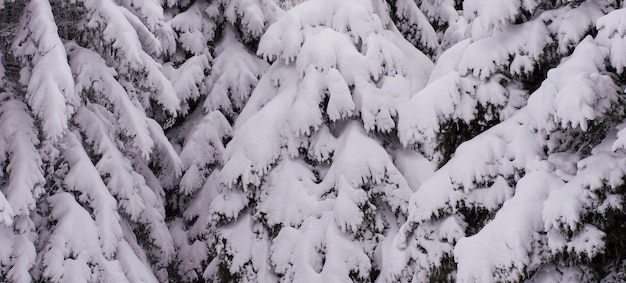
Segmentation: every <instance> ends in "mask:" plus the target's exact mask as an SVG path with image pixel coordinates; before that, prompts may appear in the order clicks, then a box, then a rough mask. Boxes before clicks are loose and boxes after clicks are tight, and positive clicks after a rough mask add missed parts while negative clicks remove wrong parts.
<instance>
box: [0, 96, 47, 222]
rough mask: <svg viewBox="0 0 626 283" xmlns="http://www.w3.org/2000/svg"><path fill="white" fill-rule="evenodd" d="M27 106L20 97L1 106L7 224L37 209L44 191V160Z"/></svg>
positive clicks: (5, 216) (4, 210)
mask: <svg viewBox="0 0 626 283" xmlns="http://www.w3.org/2000/svg"><path fill="white" fill-rule="evenodd" d="M27 111H28V110H27V106H26V105H25V104H24V103H23V102H21V101H19V100H16V99H7V100H4V101H3V102H2V104H1V105H0V131H1V132H2V133H3V138H2V139H3V141H2V143H3V144H4V146H3V147H2V148H1V150H2V153H1V154H0V156H2V157H3V158H2V161H3V162H8V163H7V167H6V170H7V171H6V172H5V173H8V176H6V175H5V176H4V178H6V180H7V181H8V182H7V183H5V184H4V185H3V188H2V192H1V193H0V195H2V196H1V197H0V199H1V200H0V203H2V205H1V206H2V209H0V211H1V215H2V222H3V223H4V225H8V226H11V225H12V223H13V220H14V217H16V216H27V215H28V214H29V213H30V211H31V210H33V209H34V208H35V202H36V199H37V198H38V197H39V195H40V194H41V193H42V191H43V188H42V185H43V183H44V182H45V178H44V175H43V170H42V160H41V157H40V155H39V152H38V150H37V145H38V144H39V139H38V137H37V130H36V129H35V127H34V121H33V119H32V117H30V116H29V115H28V114H27V113H28V112H27Z"/></svg>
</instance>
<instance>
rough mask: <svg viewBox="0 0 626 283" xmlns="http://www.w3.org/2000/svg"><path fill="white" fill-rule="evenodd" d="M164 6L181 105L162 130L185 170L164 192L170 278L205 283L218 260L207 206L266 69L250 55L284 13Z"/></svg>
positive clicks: (235, 5) (196, 4)
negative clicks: (171, 246)
mask: <svg viewBox="0 0 626 283" xmlns="http://www.w3.org/2000/svg"><path fill="white" fill-rule="evenodd" d="M167 5H168V8H167V9H166V13H167V14H169V15H171V17H172V18H171V19H170V20H169V21H168V22H167V25H169V26H170V27H171V28H172V30H173V31H174V32H175V37H176V41H175V42H176V45H175V49H172V50H171V51H170V53H171V55H170V57H171V58H170V62H168V64H166V68H167V70H168V71H167V73H168V76H169V78H170V79H171V80H172V81H173V82H174V83H173V84H174V87H175V89H176V91H177V93H178V94H179V96H180V97H181V101H182V103H183V107H182V109H181V116H180V117H179V119H178V122H177V123H176V124H175V125H174V126H173V127H172V128H170V129H168V130H167V131H168V135H169V137H170V140H171V141H172V143H173V144H174V145H175V146H176V147H177V148H178V150H179V152H180V157H181V160H182V162H183V168H184V174H183V175H182V178H181V179H180V181H179V183H178V185H177V186H173V187H172V188H173V189H172V190H171V191H169V192H168V202H169V203H168V208H169V212H168V213H169V214H171V219H170V221H169V226H170V232H171V234H172V237H173V239H174V242H175V246H176V249H177V257H176V259H175V261H174V264H173V265H172V266H171V273H172V276H176V277H175V278H176V280H177V281H198V282H203V281H205V280H206V279H205V277H204V276H203V274H205V270H206V269H207V267H208V265H209V263H210V262H211V261H212V260H213V259H214V258H215V257H216V256H217V250H216V248H215V247H216V245H217V242H216V240H217V238H216V234H215V233H216V232H215V226H216V223H215V222H214V221H213V219H212V217H211V215H210V213H209V205H210V204H211V202H212V201H213V199H214V198H215V196H216V195H217V194H219V192H220V190H221V189H220V188H221V184H220V179H219V175H220V169H221V166H222V164H223V160H222V156H223V152H224V148H225V146H226V144H227V143H228V141H230V139H231V137H232V131H233V130H232V124H233V123H234V122H235V121H236V120H237V117H238V116H239V113H240V112H241V110H242V109H243V108H244V106H245V105H246V102H247V101H248V98H249V97H250V94H251V93H252V91H253V89H254V88H255V87H256V85H257V83H258V81H259V78H260V77H261V76H262V75H263V74H264V73H265V71H266V70H267V68H268V67H269V64H268V63H267V62H266V61H265V60H263V59H262V58H260V57H258V56H257V55H256V54H255V52H256V46H257V45H258V41H259V39H260V37H261V35H262V34H263V32H264V31H265V30H266V29H267V27H268V26H269V25H270V24H271V23H272V22H274V21H275V19H276V18H277V17H278V15H280V14H281V13H282V10H281V9H280V8H279V7H278V6H277V5H276V4H275V3H274V2H273V1H265V0H263V1H193V2H186V1H178V2H176V1H169V2H168V3H167ZM174 274H175V275H174ZM173 278H174V277H173Z"/></svg>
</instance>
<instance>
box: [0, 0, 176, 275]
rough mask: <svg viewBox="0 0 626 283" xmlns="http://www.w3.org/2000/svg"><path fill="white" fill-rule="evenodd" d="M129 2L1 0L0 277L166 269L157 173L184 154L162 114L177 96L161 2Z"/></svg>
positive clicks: (161, 178) (163, 175) (171, 110)
mask: <svg viewBox="0 0 626 283" xmlns="http://www.w3.org/2000/svg"><path fill="white" fill-rule="evenodd" d="M122 4H123V5H122V6H120V5H118V4H117V3H116V2H113V1H110V0H104V1H89V0H85V1H71V2H66V1H48V0H31V1H10V2H6V3H4V9H3V11H2V12H3V13H6V15H8V17H7V18H4V17H3V20H4V19H6V20H9V22H5V23H3V24H6V26H7V30H6V31H7V34H6V39H7V42H9V43H10V44H6V45H3V46H2V51H1V52H0V53H2V54H3V56H2V65H3V66H7V68H3V69H4V72H3V74H2V76H0V79H1V80H2V90H1V93H2V94H1V95H0V96H1V99H2V104H1V106H0V115H1V117H2V119H1V120H2V122H1V125H0V127H1V128H2V142H0V144H1V145H2V146H1V147H0V148H1V152H2V153H1V154H0V157H1V163H0V164H2V172H3V173H2V175H1V176H0V177H1V178H2V182H1V183H0V184H1V186H0V192H1V194H0V195H1V196H2V197H0V203H1V205H0V207H1V211H2V212H1V214H2V219H3V220H2V223H1V224H0V225H1V226H2V228H1V230H0V231H1V232H0V234H1V235H0V237H1V238H2V239H3V243H7V244H3V245H1V246H0V261H1V262H2V265H1V266H2V267H1V268H0V278H4V279H6V280H7V281H9V282H31V281H46V282H68V281H113V282H139V281H144V282H145V281H148V282H157V281H166V280H168V274H167V272H166V269H165V268H166V267H167V266H168V265H169V264H170V261H171V260H172V258H173V256H174V249H173V247H172V246H173V244H172V238H171V236H170V234H169V232H168V229H167V226H166V224H165V211H164V206H163V199H162V198H163V197H164V192H163V189H162V186H161V184H164V183H167V182H172V180H174V179H177V178H178V177H179V174H180V172H181V170H182V164H181V162H180V159H179V157H178V155H177V153H176V152H175V151H174V148H173V147H172V146H171V144H170V143H169V141H168V139H167V138H166V136H165V135H164V132H163V130H162V127H161V125H160V124H159V123H158V122H157V121H155V119H156V120H158V121H159V122H161V123H165V122H166V121H167V120H168V119H173V117H175V116H176V115H177V111H178V109H179V98H178V97H177V94H176V92H175V90H174V88H173V86H172V84H171V83H170V81H169V80H167V78H166V77H165V75H164V74H163V72H162V68H161V64H160V63H159V58H160V56H161V54H162V44H166V43H167V41H161V40H160V39H158V38H157V37H156V36H154V35H153V33H157V32H156V31H158V30H160V29H161V28H162V27H163V23H164V21H163V15H162V9H161V8H160V5H159V4H158V3H157V2H146V1H128V2H124V3H122ZM17 15H19V18H18V17H17ZM18 20H19V22H18ZM3 36H4V35H3ZM151 117H152V118H151ZM153 118H154V119H153ZM155 161H158V163H157V162H155Z"/></svg>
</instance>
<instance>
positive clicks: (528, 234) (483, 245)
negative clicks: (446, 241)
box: [454, 172, 561, 282]
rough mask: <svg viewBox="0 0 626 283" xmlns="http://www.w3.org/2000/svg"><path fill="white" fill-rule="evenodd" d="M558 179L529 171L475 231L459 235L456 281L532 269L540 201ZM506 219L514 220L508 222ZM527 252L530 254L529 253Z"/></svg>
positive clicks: (510, 276)
mask: <svg viewBox="0 0 626 283" xmlns="http://www.w3.org/2000/svg"><path fill="white" fill-rule="evenodd" d="M559 182H561V181H560V180H559V179H558V178H555V177H554V176H552V175H551V174H548V173H546V172H531V173H528V174H527V175H526V176H525V177H524V178H522V179H520V180H519V182H518V183H517V187H516V190H515V195H514V196H513V198H511V200H509V201H507V202H505V203H504V205H503V206H502V209H500V210H499V211H498V212H497V213H496V216H495V218H494V220H492V221H491V222H489V223H488V224H487V225H486V226H485V227H484V228H483V229H481V230H480V232H478V234H476V235H473V236H471V237H466V238H462V239H460V240H459V242H458V244H457V245H456V247H455V248H454V257H455V261H456V262H457V264H458V272H457V280H458V281H459V282H475V281H481V282H486V281H494V280H495V281H497V280H503V281H513V280H518V279H519V278H520V277H523V276H524V272H525V270H527V269H528V268H529V267H530V268H531V269H532V267H533V265H536V264H537V262H533V260H534V259H533V257H531V256H530V255H532V254H533V253H532V246H533V242H535V241H538V240H539V237H540V236H539V234H538V232H539V231H541V230H542V228H543V227H542V225H541V224H542V222H543V221H542V219H541V208H542V206H541V204H542V203H543V201H544V200H545V199H546V197H547V195H548V192H549V189H550V188H551V187H552V186H555V185H557V184H558V183H559ZM510 219H515V220H516V221H515V222H514V223H512V222H511V221H510ZM529 251H530V253H529Z"/></svg>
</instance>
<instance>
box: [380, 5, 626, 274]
mask: <svg viewBox="0 0 626 283" xmlns="http://www.w3.org/2000/svg"><path fill="white" fill-rule="evenodd" d="M515 3H517V4H514V3H513V2H511V4H512V6H511V9H492V6H491V5H486V4H481V3H480V1H465V2H464V8H465V11H464V14H465V15H466V16H468V15H472V13H470V12H471V11H474V13H473V15H475V16H476V17H475V18H474V19H473V21H471V22H470V24H469V26H468V33H469V35H470V36H471V37H470V39H467V40H465V41H462V42H459V43H457V44H456V45H454V46H452V47H451V48H450V49H448V50H447V51H445V52H444V53H443V54H442V55H441V57H440V58H439V61H438V62H437V66H436V67H435V71H434V72H433V75H432V76H431V80H430V83H429V85H428V86H427V87H426V88H424V90H422V92H420V93H418V94H417V95H415V96H414V97H413V99H414V101H415V103H416V104H414V105H413V106H414V107H412V108H407V113H412V112H410V111H411V110H415V109H416V108H417V107H421V108H419V109H424V111H416V112H414V115H413V116H412V117H414V118H411V119H414V120H412V122H409V123H407V124H408V125H411V126H409V127H407V128H403V130H404V129H409V130H408V131H406V132H403V133H408V134H409V135H407V136H404V137H408V136H410V137H411V138H410V140H403V143H405V144H406V145H411V144H413V143H415V142H417V143H419V144H420V145H419V146H420V148H422V149H426V150H428V151H426V152H427V153H428V152H434V153H435V155H436V154H440V156H444V157H443V158H442V160H443V161H444V162H442V163H445V165H443V167H441V168H440V169H439V170H437V171H436V173H435V174H434V175H433V177H432V178H430V179H428V180H427V181H426V182H424V184H423V185H422V186H421V187H420V188H419V189H418V190H417V191H416V192H415V194H414V195H413V196H412V198H411V201H410V204H409V217H408V220H407V223H405V224H404V225H403V226H402V228H401V233H399V236H398V237H396V239H395V243H394V245H393V247H392V251H390V253H392V254H393V255H394V257H395V258H396V261H394V263H395V264H396V265H394V266H390V268H389V269H388V270H387V271H383V274H382V278H383V279H385V280H387V281H396V280H411V279H412V280H417V281H425V280H437V281H440V280H450V281H458V282H495V281H507V282H519V281H524V280H528V279H531V280H536V281H537V282H543V281H544V280H555V281H557V282H562V281H579V282H589V281H599V280H600V279H602V278H605V279H607V280H609V281H610V280H611V278H612V280H616V278H617V277H616V276H619V275H617V274H619V270H620V268H621V266H622V260H623V258H622V256H621V255H620V253H619V252H615V250H616V249H617V250H618V249H620V247H622V246H623V243H622V242H623V237H622V236H620V235H621V234H622V232H623V231H622V230H621V228H620V227H621V226H620V225H615V223H616V221H619V220H617V219H621V217H622V213H621V212H620V210H621V206H622V195H621V194H622V192H621V185H622V182H623V181H622V180H621V178H622V175H621V173H617V174H615V173H609V172H621V171H620V170H621V169H617V168H619V165H617V163H613V161H612V160H619V159H620V157H618V156H620V155H621V153H620V152H619V150H618V149H619V148H620V143H619V142H618V140H619V134H617V133H618V132H617V130H616V129H621V126H619V125H620V124H621V123H622V120H623V118H624V116H623V115H624V114H623V113H624V112H623V111H624V110H623V98H621V93H622V90H623V83H622V80H621V79H619V78H620V77H621V76H622V74H621V71H620V70H621V69H620V66H621V65H620V64H621V63H620V62H621V61H620V60H621V56H620V55H617V56H616V55H614V54H615V53H614V52H615V51H614V50H615V48H616V46H618V44H619V43H617V42H620V40H621V36H620V34H621V33H620V28H621V27H620V26H619V25H620V24H619V21H617V20H615V19H616V17H615V16H613V15H616V14H617V13H618V12H619V11H620V10H618V11H614V12H611V11H612V10H613V9H614V8H615V7H618V5H619V3H612V2H604V1H585V2H581V3H575V4H572V3H560V2H557V3H555V4H553V6H551V7H545V5H546V4H545V3H540V4H534V5H530V4H529V3H527V2H524V3H523V4H521V6H520V3H518V2H515ZM531 4H532V3H531ZM516 5H517V6H516ZM524 5H529V6H524ZM542 5H543V6H542ZM546 8H551V9H546ZM605 14H608V15H606V16H604V15H605ZM531 26H532V28H533V29H539V30H538V32H535V33H532V34H533V35H536V36H541V37H544V36H545V39H541V40H536V39H533V38H532V37H529V36H519V37H518V36H507V37H503V36H504V34H503V33H501V31H508V32H509V33H508V34H513V33H510V31H511V30H517V31H520V33H515V34H520V35H523V34H524V32H523V31H524V30H526V29H527V28H531ZM596 33H597V35H596ZM529 35H530V33H529ZM592 36H593V37H592ZM529 39H530V40H529ZM517 40H519V42H520V43H523V44H522V45H521V47H522V48H519V47H515V46H519V45H515V44H513V43H511V45H508V44H507V43H509V42H515V41H517ZM489 42H491V43H489ZM487 43H489V44H487ZM496 43H499V44H500V45H498V46H499V47H501V46H505V47H507V48H514V49H513V50H510V51H508V52H505V53H502V54H501V55H498V53H488V54H485V55H481V54H482V52H479V49H474V48H480V49H482V50H488V48H489V46H491V44H496ZM537 43H540V44H539V45H535V44H537ZM616 43H617V44H616ZM533 45H535V46H537V47H533V49H534V50H535V51H532V49H528V48H529V47H532V46H533ZM518 48H519V49H518ZM496 56H497V57H496ZM563 56H565V57H563ZM618 58H619V59H618ZM482 60H485V61H484V63H480V62H481V61H482ZM553 61H556V62H558V64H556V66H554V67H552V66H553V64H554V63H552V62H553ZM524 62H525V63H524ZM470 63H471V64H470ZM494 63H495V64H494ZM503 66H504V67H503ZM542 68H543V69H544V70H541V69H542ZM444 70H445V71H444ZM455 70H457V71H455ZM546 71H547V72H546ZM468 73H469V75H468ZM498 73H500V74H501V75H498ZM443 74H447V75H443ZM494 74H496V77H499V78H500V79H502V78H503V76H504V77H505V78H506V79H505V80H500V81H498V82H497V83H490V80H492V79H491V78H493V77H494ZM444 76H452V77H449V79H443V78H444ZM468 77H469V78H472V77H473V78H472V80H469V81H468V80H467V78H468ZM490 77H491V78H490ZM477 78H478V79H480V80H476V79H477ZM446 81H447V82H453V83H454V84H453V85H455V84H456V85H460V86H463V87H464V88H459V89H461V90H462V89H466V90H467V89H469V90H470V91H469V92H468V91H465V92H464V91H459V90H456V89H454V88H452V91H449V90H450V89H451V88H450V87H449V86H450V83H446ZM472 81H474V83H472ZM503 81H504V82H505V84H503V83H502V82H503ZM468 85H469V87H467V86H468ZM511 85H513V86H515V92H513V91H507V89H511V87H510V86H511ZM533 85H536V86H535V87H534V86H533ZM492 86H495V87H496V89H501V91H499V92H498V91H493V87H492ZM481 88H483V90H481ZM489 88H491V91H487V89H489ZM535 88H536V89H535ZM472 89H475V91H474V92H471V90H472ZM437 92H438V93H437ZM428 93H430V94H428ZM441 93H450V96H447V95H441ZM494 94H498V95H494ZM513 94H515V96H513ZM483 95H485V96H483ZM426 97H431V98H429V99H425V98H426ZM448 97H449V98H450V100H448ZM418 99H421V100H418ZM418 101H420V102H422V103H423V102H424V101H432V103H431V102H428V103H427V104H426V105H423V106H422V104H418ZM418 105H420V106H418ZM481 105H482V106H483V108H481V107H480V106H481ZM433 106H434V107H433ZM484 106H489V107H492V110H490V111H491V112H489V111H487V112H485V111H484V109H485V108H484ZM493 106H496V107H493ZM431 107H432V108H431ZM428 108H430V110H428ZM400 113H401V114H402V113H403V112H400ZM421 113H426V115H424V114H421ZM485 115H487V119H491V120H492V121H491V122H490V123H487V124H482V125H481V123H473V122H472V121H473V120H474V121H475V120H478V119H485ZM401 117H403V116H402V115H401ZM405 117H406V116H405ZM449 121H452V123H456V125H455V126H454V128H453V129H454V131H450V130H449V128H446V127H445V125H446V123H450V122H449ZM442 122H443V123H442ZM407 124H404V125H407ZM402 125H403V124H402V121H401V123H400V127H401V128H402V127H403V126H402ZM485 126H486V127H485ZM492 126H493V127H492ZM464 127H465V129H468V128H469V129H470V130H471V131H470V132H469V135H468V136H465V137H463V136H461V137H459V132H458V131H459V130H460V129H461V130H462V129H463V128H464ZM490 127H492V128H490ZM401 131H402V130H401ZM472 132H473V133H472ZM461 133H462V132H461ZM466 133H467V132H466ZM401 135H402V134H401ZM459 138H460V139H461V140H457V141H458V142H462V141H464V140H466V139H469V141H466V142H464V143H460V146H458V147H457V146H456V145H455V144H453V145H452V147H450V148H451V149H453V151H454V155H450V156H446V154H449V153H445V152H441V150H439V152H438V150H437V146H441V144H438V143H440V142H441V141H445V140H450V139H452V140H455V139H459ZM401 139H402V138H401ZM423 139H426V140H430V141H426V142H422V141H419V140H423ZM433 141H434V142H433ZM430 142H432V144H434V146H427V145H426V144H428V143H430ZM424 145H426V146H424ZM431 150H432V151H431ZM449 158H450V159H449ZM615 158H616V159H615ZM448 159H449V161H447V160H448ZM445 161H447V162H445ZM600 163H602V165H600ZM592 164H593V165H592ZM618 176H619V177H618Z"/></svg>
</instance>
